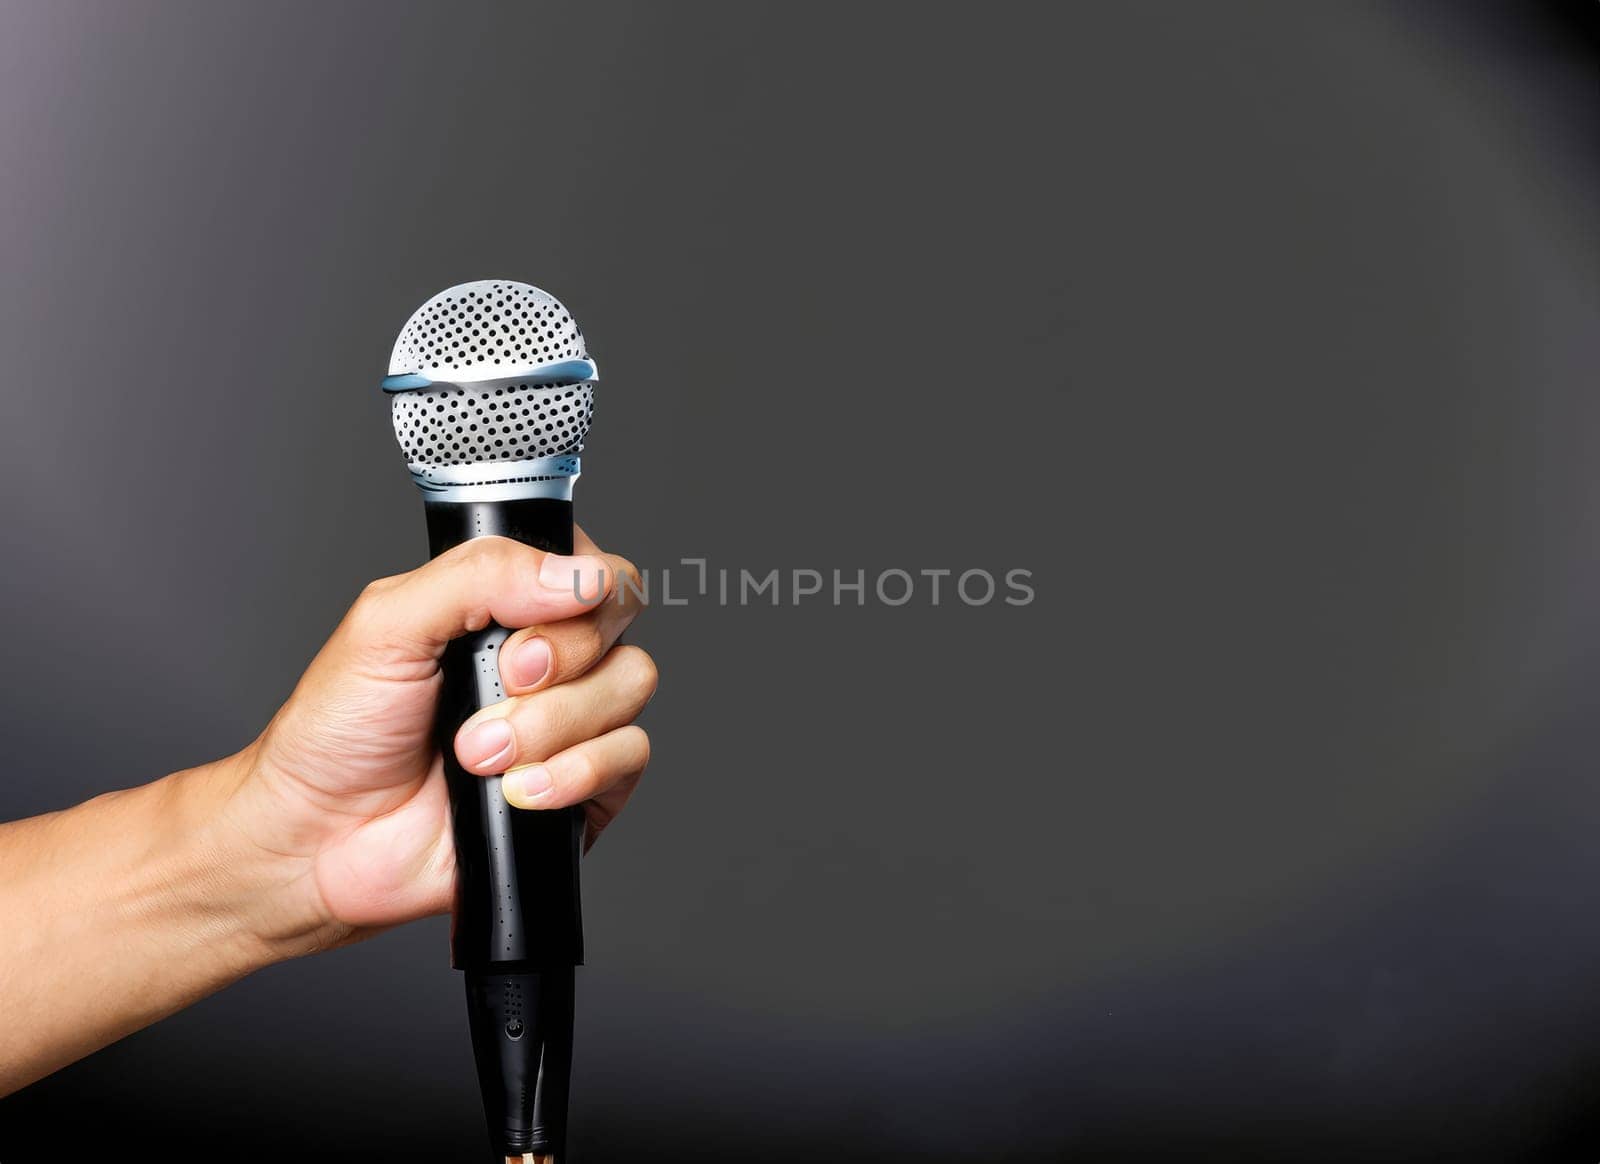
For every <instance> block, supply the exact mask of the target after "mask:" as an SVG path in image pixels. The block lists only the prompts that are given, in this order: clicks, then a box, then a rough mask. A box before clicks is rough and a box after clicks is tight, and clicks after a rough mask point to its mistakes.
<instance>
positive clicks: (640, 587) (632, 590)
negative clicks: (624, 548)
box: [611, 554, 648, 606]
mask: <svg viewBox="0 0 1600 1164" xmlns="http://www.w3.org/2000/svg"><path fill="white" fill-rule="evenodd" d="M611 565H612V569H613V570H615V571H616V575H617V589H618V590H619V591H621V592H623V593H624V594H625V595H626V596H627V598H628V600H629V601H630V602H633V603H635V604H637V605H639V606H646V605H648V602H647V600H646V599H645V597H644V578H643V576H642V575H641V574H640V573H639V567H637V566H635V565H634V564H633V563H632V562H630V561H629V560H628V559H627V558H624V557H621V556H619V555H616V554H613V555H612V556H611Z"/></svg>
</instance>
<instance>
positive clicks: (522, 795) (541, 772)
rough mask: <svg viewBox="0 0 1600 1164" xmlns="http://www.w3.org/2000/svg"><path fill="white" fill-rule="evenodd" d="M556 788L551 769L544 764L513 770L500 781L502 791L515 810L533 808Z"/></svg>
mask: <svg viewBox="0 0 1600 1164" xmlns="http://www.w3.org/2000/svg"><path fill="white" fill-rule="evenodd" d="M552 787H554V785H553V784H552V782H551V780H550V769H548V768H546V767H545V766H544V765H543V764H529V765H528V766H527V767H526V768H513V769H512V770H511V771H509V772H507V773H506V775H505V779H504V780H502V781H500V790H501V791H502V792H504V793H505V794H506V799H507V800H509V801H510V802H511V806H512V807H513V808H532V807H533V806H534V802H535V801H536V800H538V799H539V797H541V796H543V795H544V794H545V793H546V792H549V791H550V789H551V788H552Z"/></svg>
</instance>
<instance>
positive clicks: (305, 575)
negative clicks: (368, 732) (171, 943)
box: [0, 0, 1600, 1164]
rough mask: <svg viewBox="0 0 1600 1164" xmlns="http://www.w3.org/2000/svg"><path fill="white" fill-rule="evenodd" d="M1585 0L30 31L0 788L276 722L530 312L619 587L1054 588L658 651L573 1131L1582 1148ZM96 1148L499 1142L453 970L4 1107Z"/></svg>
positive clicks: (598, 894) (604, 904)
mask: <svg viewBox="0 0 1600 1164" xmlns="http://www.w3.org/2000/svg"><path fill="white" fill-rule="evenodd" d="M1592 9H1593V5H1590V4H1582V5H1573V6H1568V7H1566V8H1563V7H1560V6H1553V5H1550V6H1545V5H1539V4H1534V3H1521V4H1505V5H1498V6H1495V5H1480V4H1470V3H1465V4H1432V3H1419V4H1414V5H1413V4H1388V5H1383V4H1372V5H1356V4H1345V3H1328V4H1318V5H1313V4H1307V3H1297V4H1283V3H1277V2H1273V0H1262V2H1259V3H1252V4H1239V3H1216V2H1214V3H1209V4H1204V5H1200V4H1184V3H1176V2H1174V3H1165V4H1155V3H1139V4H1114V3H1109V2H1108V3H1100V4H1079V5H1052V6H1045V5H1038V6H1034V5H1026V6H1016V7H1010V6H1006V5H997V4H984V5H977V4H973V5H970V6H968V7H964V8H960V9H951V10H946V9H942V8H937V7H934V6H929V5H921V4H918V5H904V6H891V5H887V4H860V5H848V6H847V5H839V6H829V5H825V4H798V3H796V4H786V5H781V6H779V5H767V4H728V5H720V6H709V5H707V6H702V5H690V4H665V3H641V4H636V5H616V4H603V5H595V4H586V5H582V6H577V5H573V6H543V5H540V6H528V5H524V6H512V5H505V4H492V5H481V6H480V5H474V4H455V3H436V4H428V5H424V4H398V3H396V4H389V3H361V4H358V3H349V2H346V3H332V4H330V3H309V2H302V3H262V4H253V5H245V4H239V3H201V2H199V0H195V2H191V3H112V2H110V0H106V2H102V3H55V2H46V0H37V2H33V3H23V2H19V0H7V2H6V3H5V4H4V5H3V12H0V248H3V249H0V339H3V346H0V360H3V365H4V384H3V393H4V396H3V399H4V417H5V421H4V424H3V426H0V465H3V466H4V478H5V481H6V500H5V515H6V518H5V522H4V529H3V532H0V557H3V561H4V570H3V574H0V620H3V627H4V642H5V649H6V657H7V661H8V665H7V666H6V668H5V672H4V675H5V677H4V679H3V680H0V684H3V690H0V728H3V732H4V740H5V745H6V755H7V759H6V765H5V767H6V770H5V773H4V783H3V790H0V814H3V815H6V816H20V815H26V814H30V813H36V812H41V811H45V810H48V809H52V808H56V807H60V806H64V805H67V804H69V803H72V802H74V801H77V800H79V799H81V798H84V797H87V796H89V795H91V794H93V793H95V792H98V791H101V790H104V789H108V788H112V787H117V786H122V785H127V784H131V783H135V782H138V781H142V780H145V779H148V778H151V777H154V776H157V775H159V774H161V773H164V772H166V771H169V770H171V769H174V768H177V767H180V766H185V765H189V764H193V763H196V762H199V761H203V760H206V759H208V758H211V757H214V756H217V755H220V754H223V753H225V752H228V751H231V750H233V749H234V748H236V747H238V746H239V745H241V744H243V743H244V742H245V741H247V740H248V739H250V738H251V737H252V736H253V735H254V734H255V733H256V732H257V731H258V730H259V728H260V727H261V726H262V724H263V723H264V722H265V721H266V719H267V717H268V716H269V715H270V714H271V712H272V710H273V709H274V707H276V705H277V704H278V702H279V701H281V700H282V699H283V697H284V696H285V694H286V693H287V692H288V691H289V689H290V687H291V685H292V684H293V682H294V680H295V677H296V675H297V674H298V672H299V670H300V668H301V666H302V665H303V663H304V662H305V661H306V660H307V659H308V658H309V657H310V656H311V654H312V653H313V652H314V651H315V649H316V647H317V645H318V643H319V642H320V641H321V639H322V637H323V636H324V635H325V634H326V633H327V631H328V630H329V629H330V628H331V627H332V626H333V624H334V622H335V621H336V620H337V619H338V617H339V616H340V613H341V612H342V610H343V609H344V608H345V606H346V605H347V603H348V602H349V601H350V600H351V598H352V597H353V596H354V595H355V593H356V591H357V590H358V588H359V587H360V586H361V584H362V583H363V582H364V581H365V580H367V579H368V578H371V577H373V576H376V575H379V574H384V573H391V572H395V571H399V570H403V569H406V568H408V567H410V566H411V565H413V564H414V563H416V562H417V561H418V560H419V559H420V558H421V557H422V555H423V553H424V542H423V535H422V524H421V513H420V507H419V504H418V499H417V497H416V495H415V493H414V491H413V490H412V488H411V486H410V484H409V483H408V481H407V478H406V474H405V470H404V468H403V467H402V465H401V462H400V458H399V456H398V454H397V451H396V449H395V448H394V446H393V444H392V441H391V437H390V435H389V433H388V431H387V422H386V417H385V405H384V402H383V401H382V399H380V397H379V395H378V394H377V392H376V382H377V380H378V378H379V376H381V375H382V373H383V370H384V362H385V359H386V357H387V354H388V349H389V344H390V342H391V340H392V337H393V336H394V334H395V332H396V331H397V330H398V328H399V327H400V325H401V323H402V322H403V321H404V320H405V318H406V316H407V314H408V313H409V312H410V311H411V309H412V308H413V307H414V306H415V305H416V304H418V303H419V302H421V301H422V300H423V299H424V298H426V297H427V296H428V295H429V294H431V293H432V292H434V291H435V290H438V289H439V288H441V287H443V286H445V285H447V284H449V283H452V282H455V281H458V280H462V279H469V278H478V277H486V276H497V277H510V278H518V279H527V280H531V281H534V282H537V283H540V284H542V285H544V286H547V287H549V288H551V289H553V290H555V291H556V292H557V293H558V294H560V295H561V296H562V297H563V298H564V299H565V300H566V301H567V302H568V303H569V304H570V305H571V306H572V307H573V309H574V310H575V311H576V313H577V315H578V316H579V318H580V319H581V320H582V322H583V324H584V326H585V329H586V331H587V332H588V333H589V335H590V337H591V339H592V343H593V348H594V350H595V351H596V352H597V354H598V356H599V359H600V362H601V366H602V368H603V370H604V376H605V379H604V383H603V394H602V397H601V404H600V410H599V415H598V420H597V426H596V428H595V432H594V438H593V440H592V442H591V444H590V447H589V453H588V455H586V457H585V465H586V468H587V469H588V473H587V475H586V476H585V478H584V480H583V482H582V485H581V488H580V491H579V510H580V516H581V518H582V520H584V521H585V522H586V523H587V524H588V525H589V526H590V528H591V529H592V530H593V531H594V532H595V534H596V535H597V536H598V537H599V538H600V539H601V540H602V541H603V542H604V543H606V544H608V545H610V546H613V547H615V548H617V549H619V550H621V551H624V552H626V553H628V554H629V555H631V556H632V557H634V558H635V559H636V560H638V561H639V562H640V563H642V564H644V565H647V566H651V567H655V568H657V569H659V568H660V567H661V566H665V565H670V564H672V563H674V562H675V561H676V560H677V559H679V558H680V557H684V556H700V557H707V558H709V559H710V560H711V563H712V566H713V567H717V566H726V567H729V568H733V569H737V568H740V567H744V568H749V569H754V570H758V571H763V572H764V571H765V570H767V569H770V568H772V567H781V568H783V569H785V570H787V569H793V568H816V569H821V570H825V571H829V570H832V569H834V568H841V569H845V570H847V571H849V572H850V573H851V574H852V575H853V573H854V571H855V570H856V569H858V568H860V569H866V570H868V571H869V572H870V573H875V572H876V571H878V570H881V569H885V568H890V567H899V568H904V569H908V570H919V569H926V568H938V567H952V568H957V569H960V568H965V567H972V566H981V567H986V568H989V569H991V570H997V571H998V570H1002V569H1006V568H1010V567H1025V568H1029V569H1032V570H1033V571H1035V586H1036V589H1037V593H1038V598H1037V601H1036V602H1035V603H1034V605H1033V606H1031V607H1029V608H1026V609H1016V608H1011V607H1005V606H992V607H987V608H982V609H969V608H967V607H964V606H962V605H960V604H959V603H949V602H946V603H945V604H943V605H941V606H939V607H937V608H935V607H933V606H931V605H930V604H929V603H928V602H927V601H926V600H921V601H918V602H914V603H912V604H910V605H908V606H906V607H903V608H898V609H890V608H885V607H882V606H878V605H876V604H873V605H869V606H868V607H866V608H864V609H858V608H855V607H853V606H851V607H846V608H844V609H833V608H831V607H830V606H829V605H827V604H825V603H823V602H819V601H816V600H813V601H811V602H809V603H807V604H805V605H802V606H799V607H793V606H783V607H780V608H777V609H772V608H756V609H738V608H734V609H723V608H719V607H718V606H717V605H715V604H714V603H709V602H699V603H695V604H692V605H689V606H684V607H674V608H669V609H663V608H658V609H657V610H655V611H654V612H652V614H651V615H650V616H649V617H648V618H647V619H646V620H644V621H643V622H641V623H640V624H639V628H638V632H637V639H638V641H639V642H641V643H642V644H644V645H646V646H648V647H649V648H651V649H652V650H653V651H654V652H656V654H657V655H658V657H659V659H660V663H661V668H662V673H663V686H662V690H661V694H660V696H659V697H658V699H657V701H656V703H655V704H654V705H653V706H652V708H651V709H650V712H649V714H648V717H647V723H648V726H649V727H650V729H651V731H652V733H653V735H654V738H655V741H656V755H657V760H656V763H655V766H654V770H653V772H652V775H651V777H650V778H649V780H648V781H647V782H646V785H645V788H644V790H643V792H642V793H641V795H640V796H639V797H638V799H637V801H636V803H635V805H634V807H633V808H632V809H631V811H630V812H629V814H628V816H627V817H626V818H625V820H624V821H623V822H622V823H621V824H620V825H619V826H618V827H617V828H616V829H615V830H614V832H613V833H611V834H609V835H608V836H607V839H606V842H605V843H604V844H603V845H602V846H601V847H600V848H599V850H597V852H596V854H595V855H594V856H593V857H592V859H591V860H590V861H589V862H588V864H587V867H586V873H585V876H586V878H587V883H588V916H589V937H590V960H591V965H590V966H589V968H588V969H587V970H586V971H585V972H584V975H583V979H582V1013H581V1016H580V1023H581V1027H580V1030H581V1032H582V1034H581V1045H580V1051H579V1057H578V1066H577V1082H576V1101H575V1105H576V1106H575V1121H576V1122H575V1128H576V1143H577V1145H578V1150H577V1153H576V1156H575V1159H577V1160H579V1161H585V1162H593V1161H610V1160H643V1159H677V1158H686V1157H688V1156H689V1155H690V1154H691V1151H693V1154H694V1155H695V1156H696V1157H697V1158H698V1159H700V1160H704V1161H752V1160H764V1161H778V1162H782V1161H788V1160H802V1159H804V1160H810V1159H815V1158H817V1157H818V1155H826V1156H828V1157H829V1158H839V1159H875V1160H888V1161H894V1160H926V1161H951V1160H957V1159H1006V1160H1015V1161H1035V1160H1038V1161H1043V1160H1058V1159H1065V1158H1069V1157H1070V1158H1072V1159H1082V1160H1163V1159H1171V1160H1177V1159H1184V1160H1193V1159H1229V1160H1241V1161H1251V1160H1263V1161H1264V1160H1295V1161H1320V1160H1338V1161H1352V1160H1360V1161H1381V1160H1444V1159H1450V1160H1485V1161H1488V1160H1495V1161H1506V1160H1549V1161H1567V1160H1571V1161H1593V1160H1594V1159H1596V1157H1597V1156H1600V1108H1597V1106H1596V1100H1597V1098H1600V908H1597V905H1600V845H1597V843H1596V837H1597V835H1600V650H1597V648H1600V470H1597V469H1596V459H1595V456H1594V451H1593V450H1594V448H1595V444H1596V436H1597V434H1600V396H1597V394H1596V392H1595V388H1596V374H1595V370H1596V368H1597V367H1600V278H1597V271H1600V247H1597V234H1596V215H1595V197H1596V194H1597V193H1600V157H1597V142H1600V111H1597V101H1600V89H1597V85H1596V81H1597V73H1596V59H1597V57H1596V43H1597V42H1596V39H1595V37H1594V31H1593V29H1594V23H1593V21H1592V20H1591V19H1590V18H1589V13H1591V12H1592ZM680 581H681V579H680ZM0 875H3V865H0ZM0 932H3V927H0ZM0 940H3V938H0ZM102 1146H114V1147H116V1148H118V1149H121V1150H123V1151H139V1150H150V1149H153V1150H158V1151H161V1152H163V1153H165V1154H166V1158H169V1159H178V1160H182V1159H198V1158H202V1157H204V1156H205V1155H206V1154H207V1153H208V1152H210V1151H212V1150H216V1149H225V1150H226V1153H227V1157H228V1158H229V1159H234V1160H275V1161H276V1160H283V1159H307V1158H309V1159H316V1158H327V1157H331V1156H333V1155H335V1154H336V1153H343V1152H347V1151H352V1150H358V1149H365V1150H367V1151H370V1153H371V1155H370V1158H372V1159H381V1160H389V1161H402V1160H407V1161H422V1160H427V1161H462V1162H470V1161H477V1160H479V1159H481V1156H482V1153H483V1152H484V1151H485V1143H484V1138H483V1134H482V1130H481V1115H480V1112H479V1110H478V1103H477V1097H476V1090H475V1085H474V1082H473V1076H472V1068H471V1061H470V1057H469V1052H468V1045H467V1038H466V1032H465V1027H464V1019H463V1015H462V1004H461V999H460V985H459V982H458V980H457V978H456V976H455V975H454V974H453V973H452V972H451V971H450V969H449V968H448V965H447V956H446V924H445V923H444V921H442V920H440V921H436V922H432V923H429V924H424V925H419V926H415V927H412V928H409V929H407V930H405V931H403V932H397V933H393V934H390V935H389V936H387V937H384V938H382V939H380V940H377V941H374V942H372V943H370V944H368V945H365V946H362V947H360V948H357V949H351V950H346V951H342V952H339V953H336V954H334V955H331V956H327V957H323V958H320V959H317V960H314V961H308V962H302V963H299V964H294V965H285V966H280V967H277V968H274V969H272V970H269V971H267V972H265V973H262V974H259V975H257V976H256V977H255V978H253V979H252V980H250V981H246V982H243V983H241V984H239V985H238V986H236V987H234V988H232V989H230V990H228V991H226V992H224V993H223V994H221V995H220V996H218V997H216V998H213V999H211V1000H209V1001H207V1002H205V1003H203V1004H202V1005H200V1006H197V1007H195V1008H194V1009H193V1010H192V1011H190V1012H188V1013H186V1014H184V1015H181V1016H179V1017H177V1018H175V1019H173V1020H171V1021H169V1022H166V1023H163V1024H161V1025H160V1026H159V1027H157V1028H155V1029H152V1030H149V1031H147V1032H145V1033H143V1034H140V1035H138V1036H136V1037H134V1038H131V1039H128V1040H127V1041H126V1042H124V1043H122V1044H121V1045H119V1046H117V1047H114V1048H112V1049H110V1050H108V1051H106V1052H104V1053H103V1054H100V1055H97V1056H95V1057H94V1058H92V1059H90V1060H89V1061H87V1062H84V1063H81V1064H79V1065H77V1066H75V1067H73V1068H71V1069H70V1070H67V1071H64V1072H62V1073H61V1074H60V1075H59V1076H58V1077H56V1078H53V1079H50V1080H48V1081H46V1082H43V1083H41V1084H39V1085H37V1086H35V1087H32V1088H30V1089H28V1090H26V1091H25V1092H23V1093H21V1094H19V1095H17V1096H15V1097H13V1098H11V1099H9V1100H7V1101H5V1102H3V1103H0V1160H3V1161H4V1162H5V1164H29V1162H32V1161H45V1160H51V1161H54V1160H59V1159H62V1158H63V1153H64V1152H65V1151H66V1149H67V1148H69V1147H71V1148H73V1149H81V1148H84V1147H97V1148H98V1147H102ZM81 1154H82V1153H81V1152H79V1151H73V1152H72V1155H74V1156H78V1155H81Z"/></svg>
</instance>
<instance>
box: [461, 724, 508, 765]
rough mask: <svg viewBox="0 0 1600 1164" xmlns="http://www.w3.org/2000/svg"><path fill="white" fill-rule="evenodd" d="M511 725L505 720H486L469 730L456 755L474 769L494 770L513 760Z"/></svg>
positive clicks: (463, 737) (462, 739) (462, 738)
mask: <svg viewBox="0 0 1600 1164" xmlns="http://www.w3.org/2000/svg"><path fill="white" fill-rule="evenodd" d="M511 742H512V736H511V725H510V724H508V723H507V722H506V721H505V720H504V719H503V718H497V719H486V720H484V721H483V722H482V723H480V724H478V725H476V726H475V727H473V728H471V729H469V730H468V731H467V734H466V735H464V736H462V737H461V742H460V743H459V744H457V745H456V755H457V756H459V757H460V759H461V762H462V763H463V764H467V765H469V766H471V767H473V768H494V767H495V766H496V765H499V764H503V763H505V762H506V761H507V760H509V759H510V758H511Z"/></svg>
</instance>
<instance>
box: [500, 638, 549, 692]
mask: <svg viewBox="0 0 1600 1164" xmlns="http://www.w3.org/2000/svg"><path fill="white" fill-rule="evenodd" d="M500 665H501V666H502V667H504V668H505V669H506V678H507V679H508V680H510V682H511V685H512V686H513V687H532V686H533V685H534V684H535V683H537V682H539V680H541V679H543V678H544V677H545V676H546V675H548V674H550V640H549V639H543V638H532V639H528V640H527V641H526V642H524V643H522V644H521V645H519V646H518V647H517V649H516V650H515V651H512V652H511V658H509V659H507V658H506V657H505V656H504V655H502V656H501V658H500Z"/></svg>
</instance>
